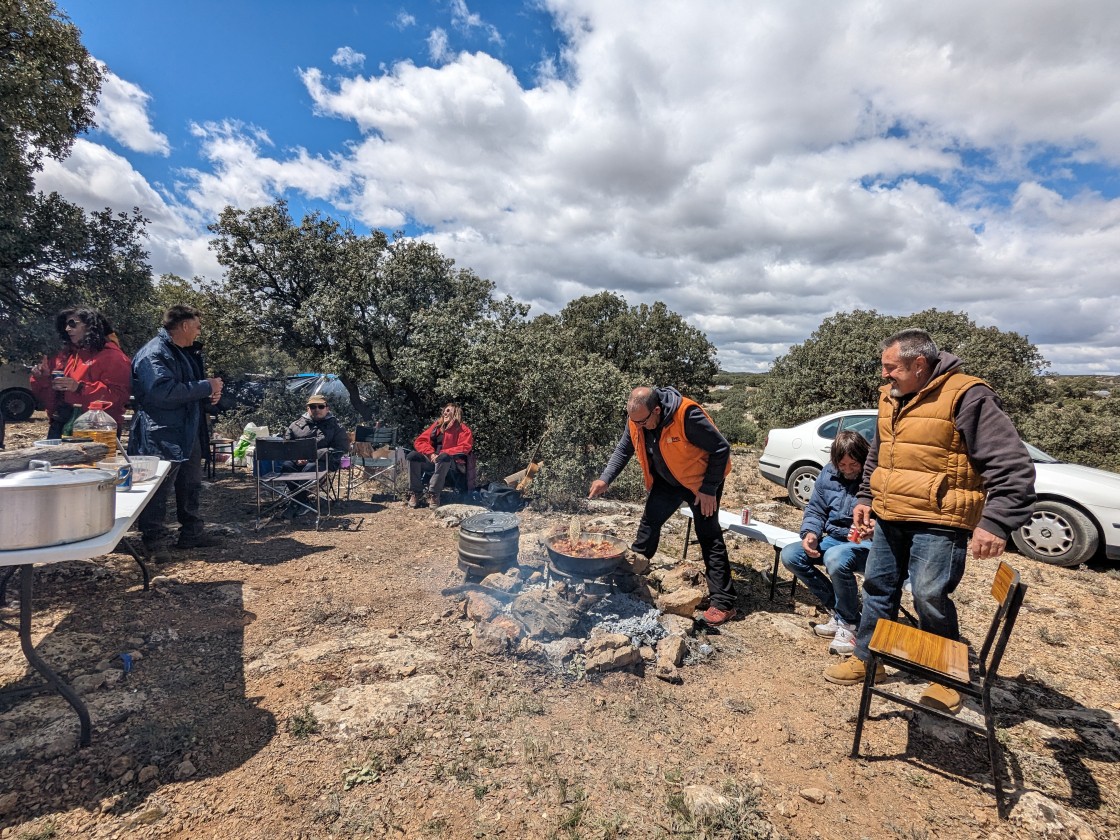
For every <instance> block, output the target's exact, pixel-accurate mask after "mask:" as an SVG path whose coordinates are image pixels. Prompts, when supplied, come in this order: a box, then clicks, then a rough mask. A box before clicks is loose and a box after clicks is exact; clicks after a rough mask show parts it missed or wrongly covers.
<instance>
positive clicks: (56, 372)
mask: <svg viewBox="0 0 1120 840" xmlns="http://www.w3.org/2000/svg"><path fill="white" fill-rule="evenodd" d="M65 375H66V374H65V373H64V372H63V371H61V370H52V371H51V379H61V378H62V377H64V376H65Z"/></svg>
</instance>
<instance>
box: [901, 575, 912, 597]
mask: <svg viewBox="0 0 1120 840" xmlns="http://www.w3.org/2000/svg"><path fill="white" fill-rule="evenodd" d="M902 591H903V592H905V593H906V594H907V595H913V594H914V587H912V586H911V585H910V578H906V580H904V581H903V582H902Z"/></svg>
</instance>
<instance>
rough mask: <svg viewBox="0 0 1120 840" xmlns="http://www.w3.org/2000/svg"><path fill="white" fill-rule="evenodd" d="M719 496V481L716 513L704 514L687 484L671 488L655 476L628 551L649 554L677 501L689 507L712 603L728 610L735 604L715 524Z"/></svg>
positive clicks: (724, 548)
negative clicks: (635, 534)
mask: <svg viewBox="0 0 1120 840" xmlns="http://www.w3.org/2000/svg"><path fill="white" fill-rule="evenodd" d="M722 498H723V482H720V485H719V487H717V488H716V513H715V514H713V515H712V516H704V514H702V513H701V512H700V506H699V505H697V504H696V494H695V493H693V492H692V491H691V490H689V489H688V488H687V487H674V486H673V485H671V484H669V482H667V481H665V480H663V479H662V478H660V477H659V476H657V475H655V476H654V478H653V487H652V488H650V491H649V497H648V498H647V499H646V507H645V510H644V511H642V519H641V521H640V522H639V523H638V534H637V536H636V537H635V538H634V544H633V545H632V546H630V548H631V550H632V551H634V552H636V553H637V554H641V555H643V556H644V557H653V555H654V554H656V553H657V546H658V545H659V544H660V542H661V528H662V526H663V525H664V524H665V523H666V522H668V521H669V517H670V516H672V515H673V514H674V513H676V512H677V509H678V508H680V506H681V502H686V503H687V504H688V506H689V507H690V508H691V509H692V516H693V527H694V528H695V529H696V538H697V539H698V540H699V541H700V554H701V555H702V556H703V558H704V572H705V576H706V578H707V582H708V592H709V594H710V595H711V601H712V604H713V606H716V607H719V608H720V609H721V610H729V609H731V608H732V607H734V606H735V597H736V596H735V585H734V584H733V583H732V582H731V562H730V560H728V557H727V544H726V543H725V542H724V541H723V529H722V528H721V527H720V525H719V503H720V499H722Z"/></svg>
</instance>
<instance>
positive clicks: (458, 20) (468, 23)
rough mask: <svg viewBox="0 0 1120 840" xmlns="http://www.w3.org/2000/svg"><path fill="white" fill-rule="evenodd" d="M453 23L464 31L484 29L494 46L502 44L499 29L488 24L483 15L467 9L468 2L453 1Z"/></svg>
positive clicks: (463, 0)
mask: <svg viewBox="0 0 1120 840" xmlns="http://www.w3.org/2000/svg"><path fill="white" fill-rule="evenodd" d="M451 22H452V23H453V24H454V25H455V26H456V27H458V28H459V29H462V30H471V29H482V30H484V31H485V32H486V36H487V38H488V39H489V40H490V42H491V43H493V44H499V45H500V44H502V43H503V41H502V35H501V33H500V32H498V29H497V27H495V26H493V25H492V24H489V23H486V22H485V21H483V19H482V15H480V14H477V13H475V12H472V11H471V10H470V9H468V8H467V3H466V0H451Z"/></svg>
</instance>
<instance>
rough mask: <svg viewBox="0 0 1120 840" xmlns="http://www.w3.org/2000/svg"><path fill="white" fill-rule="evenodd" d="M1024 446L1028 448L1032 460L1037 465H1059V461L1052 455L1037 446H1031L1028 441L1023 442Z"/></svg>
mask: <svg viewBox="0 0 1120 840" xmlns="http://www.w3.org/2000/svg"><path fill="white" fill-rule="evenodd" d="M1023 446H1025V447H1027V452H1029V453H1030V454H1031V460H1032V461H1034V462H1035V463H1036V464H1057V463H1058V459H1057V458H1055V457H1053V456H1052V455H1047V454H1046V453H1045V452H1043V451H1042V450H1041V449H1039V448H1038V447H1037V446H1031V445H1030V444H1029V443H1027V442H1026V441H1023Z"/></svg>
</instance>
